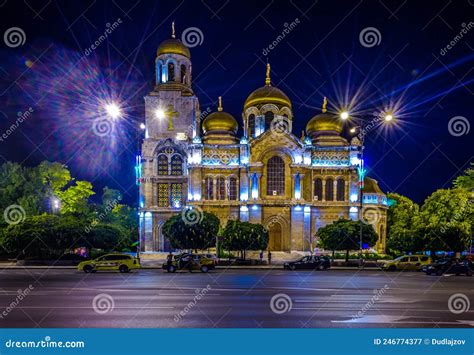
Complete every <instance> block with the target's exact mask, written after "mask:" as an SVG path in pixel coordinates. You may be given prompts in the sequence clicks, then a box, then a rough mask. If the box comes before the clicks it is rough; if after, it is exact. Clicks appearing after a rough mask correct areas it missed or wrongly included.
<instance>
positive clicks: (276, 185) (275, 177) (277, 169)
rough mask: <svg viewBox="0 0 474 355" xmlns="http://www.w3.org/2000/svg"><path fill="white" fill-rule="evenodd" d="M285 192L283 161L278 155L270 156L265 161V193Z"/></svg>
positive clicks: (278, 194)
mask: <svg viewBox="0 0 474 355" xmlns="http://www.w3.org/2000/svg"><path fill="white" fill-rule="evenodd" d="M284 194H285V162H284V161H283V159H282V158H280V157H278V156H274V157H271V158H270V159H269V160H268V163H267V195H273V196H275V195H277V196H283V195H284Z"/></svg>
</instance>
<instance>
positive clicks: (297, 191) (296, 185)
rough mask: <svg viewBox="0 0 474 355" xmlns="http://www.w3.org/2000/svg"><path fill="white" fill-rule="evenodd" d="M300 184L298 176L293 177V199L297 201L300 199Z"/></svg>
mask: <svg viewBox="0 0 474 355" xmlns="http://www.w3.org/2000/svg"><path fill="white" fill-rule="evenodd" d="M300 186H301V184H300V174H299V173H298V174H296V176H295V198H296V199H297V200H299V199H300V198H301V187H300Z"/></svg>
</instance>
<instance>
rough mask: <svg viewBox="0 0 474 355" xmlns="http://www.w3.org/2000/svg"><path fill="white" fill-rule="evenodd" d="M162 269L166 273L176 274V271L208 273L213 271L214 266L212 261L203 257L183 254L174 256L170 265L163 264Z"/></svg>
mask: <svg viewBox="0 0 474 355" xmlns="http://www.w3.org/2000/svg"><path fill="white" fill-rule="evenodd" d="M162 268H163V270H166V271H168V272H176V270H189V271H192V270H201V272H208V271H209V270H212V269H214V268H215V265H214V261H213V260H212V259H208V258H206V257H205V256H203V255H196V254H189V253H183V254H179V255H177V256H175V257H174V260H173V261H172V262H171V264H170V265H169V264H168V262H166V263H163V265H162Z"/></svg>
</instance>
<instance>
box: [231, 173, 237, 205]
mask: <svg viewBox="0 0 474 355" xmlns="http://www.w3.org/2000/svg"><path fill="white" fill-rule="evenodd" d="M229 200H231V201H235V200H237V178H236V177H235V176H231V177H229Z"/></svg>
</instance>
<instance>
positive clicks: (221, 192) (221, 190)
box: [216, 176, 225, 200]
mask: <svg viewBox="0 0 474 355" xmlns="http://www.w3.org/2000/svg"><path fill="white" fill-rule="evenodd" d="M216 188H217V189H216V194H217V199H218V200H225V178H224V177H223V176H219V177H218V178H217V186H216Z"/></svg>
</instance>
